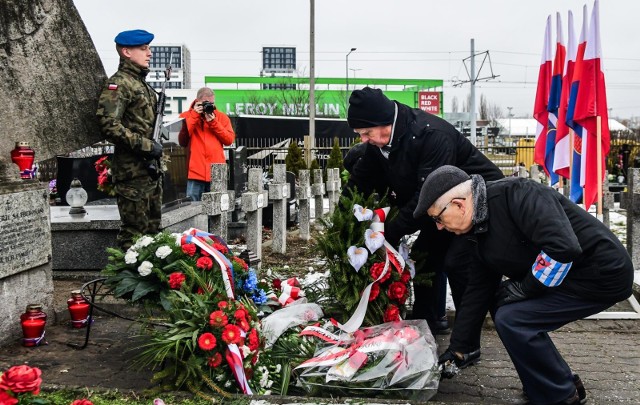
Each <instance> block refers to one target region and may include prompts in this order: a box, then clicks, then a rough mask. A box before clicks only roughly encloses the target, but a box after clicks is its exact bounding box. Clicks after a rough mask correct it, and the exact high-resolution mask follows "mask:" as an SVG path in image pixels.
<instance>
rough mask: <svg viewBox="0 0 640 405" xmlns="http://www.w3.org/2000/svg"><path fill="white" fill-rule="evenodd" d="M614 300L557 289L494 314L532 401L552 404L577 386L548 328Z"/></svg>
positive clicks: (600, 309)
mask: <svg viewBox="0 0 640 405" xmlns="http://www.w3.org/2000/svg"><path fill="white" fill-rule="evenodd" d="M611 305H613V303H609V304H607V303H602V302H595V301H593V300H588V299H585V298H578V297H575V296H572V295H569V294H566V293H563V292H560V291H553V290H552V291H551V292H549V293H547V294H545V295H543V296H541V297H538V298H533V299H528V300H524V301H519V302H514V303H511V304H507V305H503V306H501V307H499V308H498V309H497V311H496V312H495V314H494V322H495V325H496V331H497V332H498V336H500V340H502V344H504V347H505V348H506V349H507V352H508V353H509V357H511V361H512V362H513V365H514V366H515V368H516V371H517V372H518V376H519V377H520V381H522V386H523V387H524V390H525V392H526V393H527V396H528V397H529V401H530V403H531V404H553V403H558V402H561V401H564V400H565V399H567V398H569V397H570V396H571V395H573V393H574V392H575V390H576V387H575V385H574V383H573V373H572V372H571V369H570V368H569V365H567V363H566V362H565V360H564V359H563V358H562V356H561V355H560V353H559V352H558V349H556V346H555V345H554V344H553V341H552V340H551V338H550V337H549V334H548V332H551V331H554V330H556V329H558V328H560V327H561V326H563V325H566V324H568V323H569V322H573V321H575V320H578V319H582V318H585V317H587V316H589V315H593V314H597V313H598V312H601V311H603V310H605V309H607V308H609V307H610V306H611Z"/></svg>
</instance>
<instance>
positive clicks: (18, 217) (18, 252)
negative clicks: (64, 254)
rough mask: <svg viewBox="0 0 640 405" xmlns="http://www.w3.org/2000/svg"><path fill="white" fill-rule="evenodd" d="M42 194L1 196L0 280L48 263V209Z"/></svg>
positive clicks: (34, 191)
mask: <svg viewBox="0 0 640 405" xmlns="http://www.w3.org/2000/svg"><path fill="white" fill-rule="evenodd" d="M43 193H44V190H32V191H24V192H19V193H9V194H1V195H0V279H1V278H4V277H7V276H10V275H12V274H16V273H20V272H21V271H23V270H27V269H31V268H33V267H36V266H40V265H42V264H45V263H47V262H48V261H49V257H50V256H51V231H50V225H49V205H48V204H47V200H46V199H45V198H44V197H43Z"/></svg>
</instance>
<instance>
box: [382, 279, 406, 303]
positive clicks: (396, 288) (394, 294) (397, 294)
mask: <svg viewBox="0 0 640 405" xmlns="http://www.w3.org/2000/svg"><path fill="white" fill-rule="evenodd" d="M406 293H407V286H406V285H404V284H403V283H401V282H400V281H394V282H393V283H391V285H390V286H389V290H387V295H388V296H389V298H391V299H392V300H401V299H403V298H404V296H405V294H406Z"/></svg>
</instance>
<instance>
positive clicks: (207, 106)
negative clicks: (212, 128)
mask: <svg viewBox="0 0 640 405" xmlns="http://www.w3.org/2000/svg"><path fill="white" fill-rule="evenodd" d="M215 109H216V106H215V105H214V104H213V103H211V102H209V101H203V102H202V111H204V112H205V113H206V114H213V110H215Z"/></svg>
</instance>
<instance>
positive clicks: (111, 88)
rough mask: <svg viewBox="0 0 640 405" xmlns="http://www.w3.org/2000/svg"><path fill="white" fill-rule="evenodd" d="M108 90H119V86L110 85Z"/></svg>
mask: <svg viewBox="0 0 640 405" xmlns="http://www.w3.org/2000/svg"><path fill="white" fill-rule="evenodd" d="M107 88H108V89H109V90H118V85H117V84H115V83H109V86H107Z"/></svg>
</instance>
